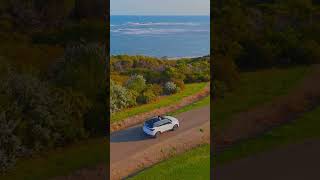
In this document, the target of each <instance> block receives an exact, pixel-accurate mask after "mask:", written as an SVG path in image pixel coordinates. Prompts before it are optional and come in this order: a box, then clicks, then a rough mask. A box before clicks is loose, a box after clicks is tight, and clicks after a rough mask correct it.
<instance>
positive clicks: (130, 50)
mask: <svg viewBox="0 0 320 180" xmlns="http://www.w3.org/2000/svg"><path fill="white" fill-rule="evenodd" d="M110 31H111V32H110V50H111V54H112V55H119V54H128V55H148V56H155V57H164V56H166V57H169V58H173V57H197V56H204V55H208V54H209V53H210V17H209V16H111V21H110Z"/></svg>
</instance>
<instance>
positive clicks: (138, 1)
mask: <svg viewBox="0 0 320 180" xmlns="http://www.w3.org/2000/svg"><path fill="white" fill-rule="evenodd" d="M110 10H111V15H209V14H210V0H111V2H110Z"/></svg>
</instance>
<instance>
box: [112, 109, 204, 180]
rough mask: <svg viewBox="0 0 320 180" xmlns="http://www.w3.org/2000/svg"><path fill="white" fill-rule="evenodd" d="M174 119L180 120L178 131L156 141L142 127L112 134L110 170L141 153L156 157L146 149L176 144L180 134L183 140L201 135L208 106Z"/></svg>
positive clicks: (162, 135)
mask: <svg viewBox="0 0 320 180" xmlns="http://www.w3.org/2000/svg"><path fill="white" fill-rule="evenodd" d="M175 117H177V118H178V119H179V120H180V127H179V128H178V130H177V131H172V132H166V133H164V134H161V135H160V137H159V138H157V139H154V138H152V137H148V136H146V135H145V134H144V133H143V131H142V125H138V126H134V127H131V128H128V129H125V130H121V131H117V132H114V133H112V134H111V135H110V164H111V169H112V166H113V165H115V164H117V163H119V162H121V161H122V162H124V163H122V165H121V166H125V165H126V164H125V162H127V161H129V160H130V158H131V157H134V156H136V155H137V154H138V153H140V154H141V152H143V153H146V151H149V154H148V156H150V154H151V155H152V154H154V155H156V153H157V152H155V151H153V152H150V151H151V150H147V149H148V148H149V147H155V146H159V145H160V147H161V145H162V144H167V142H168V140H170V143H174V142H175V141H176V143H177V144H178V143H179V142H180V141H181V136H179V135H181V134H188V136H186V137H185V138H188V139H190V137H189V135H192V133H198V134H199V133H201V131H200V128H202V127H204V126H205V127H207V126H209V122H210V106H206V107H202V108H198V109H194V110H190V111H187V112H183V113H181V114H179V115H177V116H175ZM208 128H209V127H208ZM208 131H209V130H208ZM178 137H179V138H178ZM194 137H197V136H194ZM191 139H192V137H191ZM195 140H196V141H200V140H197V139H195ZM118 167H120V165H118ZM115 169H118V168H115ZM131 173H132V172H131ZM111 174H112V172H111ZM112 179H116V178H112Z"/></svg>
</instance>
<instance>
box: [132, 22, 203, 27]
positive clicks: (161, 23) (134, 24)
mask: <svg viewBox="0 0 320 180" xmlns="http://www.w3.org/2000/svg"><path fill="white" fill-rule="evenodd" d="M126 25H128V26H199V25H200V24H198V23H192V22H157V23H155V22H145V23H139V22H128V23H126Z"/></svg>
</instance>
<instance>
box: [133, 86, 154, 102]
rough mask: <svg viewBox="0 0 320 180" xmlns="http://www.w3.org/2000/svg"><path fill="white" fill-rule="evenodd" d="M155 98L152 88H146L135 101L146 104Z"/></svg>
mask: <svg viewBox="0 0 320 180" xmlns="http://www.w3.org/2000/svg"><path fill="white" fill-rule="evenodd" d="M156 98H157V96H156V94H155V92H154V91H153V90H152V89H147V90H145V91H144V92H143V93H142V94H141V95H140V96H139V97H138V98H137V102H138V103H140V104H146V103H150V102H152V101H154V100H155V99H156Z"/></svg>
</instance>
